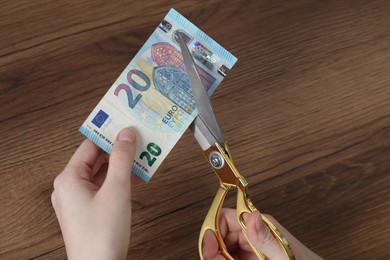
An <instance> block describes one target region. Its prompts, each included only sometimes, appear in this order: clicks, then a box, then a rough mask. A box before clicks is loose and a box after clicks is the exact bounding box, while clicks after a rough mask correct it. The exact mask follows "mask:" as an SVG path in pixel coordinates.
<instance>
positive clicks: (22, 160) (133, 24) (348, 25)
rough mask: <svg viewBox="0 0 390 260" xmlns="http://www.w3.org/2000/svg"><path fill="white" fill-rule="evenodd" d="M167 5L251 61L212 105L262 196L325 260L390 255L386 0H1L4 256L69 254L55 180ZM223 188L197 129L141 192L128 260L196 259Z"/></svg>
mask: <svg viewBox="0 0 390 260" xmlns="http://www.w3.org/2000/svg"><path fill="white" fill-rule="evenodd" d="M171 7H173V8H175V9H176V10H178V11H179V12H180V13H182V14H183V15H184V16H186V17H187V18H188V19H189V20H191V21H192V22H193V23H194V24H196V25H197V26H198V27H200V28H201V29H202V30H203V31H204V32H206V33H207V34H208V35H210V36H211V37H212V38H214V39H215V40H216V41H217V42H219V43H220V44H221V45H223V46H224V47H225V48H226V49H228V50H229V51H230V52H232V53H233V54H234V55H235V56H237V57H238V59H239V61H238V63H237V64H236V65H235V67H234V68H233V70H232V71H231V73H230V74H229V76H228V77H227V78H226V80H225V81H224V82H223V83H222V85H221V86H220V88H219V89H218V90H217V91H216V93H215V95H214V96H213V98H212V102H213V105H214V107H215V112H216V114H217V117H218V119H219V121H220V124H221V127H222V129H223V132H224V135H225V137H226V139H227V140H228V141H229V144H230V146H231V150H232V153H233V156H234V158H235V162H236V165H237V168H238V169H239V170H240V172H241V173H242V174H243V175H244V176H246V177H247V179H248V181H249V183H250V188H249V191H250V196H251V198H252V200H253V201H254V204H255V205H256V206H257V208H259V209H260V210H261V211H262V212H265V213H268V214H271V215H273V216H274V217H275V218H276V219H278V220H279V221H280V222H281V223H282V224H283V225H284V226H285V227H286V228H287V229H288V230H289V231H290V232H291V233H293V234H294V235H295V236H296V237H297V238H298V239H300V240H301V241H302V242H303V243H304V244H306V245H307V246H308V247H309V248H311V249H312V250H313V251H315V252H317V253H318V254H319V255H321V256H323V257H324V258H325V259H390V251H389V245H390V235H389V234H390V233H389V231H390V174H389V172H390V15H389V14H390V2H389V1H386V0H372V1H362V0H355V1H337V0H330V1H313V0H306V1H267V0H264V1H251V0H245V1H244V0H240V1H222V0H212V1H177V0H176V1H85V0H77V1H76V0H68V1H43V0H36V1H27V0H23V1H22V0H20V1H2V2H1V5H0V17H1V19H0V32H1V36H0V126H1V132H0V259H66V253H65V248H64V243H63V240H62V236H61V231H60V228H59V225H58V222H57V219H56V217H55V214H54V210H53V208H52V206H51V202H50V195H51V193H52V191H53V186H52V183H53V180H54V178H55V177H56V175H57V174H58V173H59V172H60V171H61V170H62V169H63V167H64V166H65V164H66V163H67V161H68V160H69V158H70V156H71V155H72V154H73V152H74V151H75V149H76V148H77V147H78V145H79V144H80V142H81V141H82V140H83V139H84V136H82V135H81V134H80V133H79V132H78V128H79V126H80V125H81V124H82V122H83V121H84V120H85V118H86V117H87V115H88V114H89V113H90V112H91V111H92V109H93V107H94V106H95V105H96V104H97V103H98V101H99V100H100V99H101V98H102V96H103V95H104V94H105V92H106V91H107V90H108V88H109V87H110V86H111V84H112V83H113V82H114V81H115V79H116V78H117V77H118V76H119V74H120V73H121V71H122V70H123V69H124V67H125V66H126V65H127V64H128V62H129V61H130V60H131V59H132V57H133V56H134V55H135V54H136V52H137V51H138V50H139V49H140V47H141V46H142V45H143V43H144V42H145V41H146V40H147V38H148V37H149V35H150V34H151V33H152V31H153V30H154V29H155V28H156V27H157V25H158V24H159V22H160V21H161V19H162V18H163V17H164V16H165V14H166V13H167V12H168V10H169V8H171ZM217 186H218V181H217V178H216V176H215V175H214V174H213V173H212V170H211V168H210V166H209V165H208V164H207V163H206V161H205V160H204V158H203V157H202V153H201V149H200V148H199V147H198V145H197V143H196V141H195V140H194V138H193V136H192V134H191V133H190V132H189V131H187V132H186V133H185V134H184V136H183V137H182V138H181V140H180V141H179V142H178V143H177V145H176V146H175V148H174V149H173V151H172V152H171V153H170V155H169V156H168V157H167V159H166V161H165V162H164V163H163V165H162V166H161V168H160V169H159V170H158V172H157V174H156V175H155V176H154V177H153V179H152V180H151V182H150V183H149V184H141V185H139V186H137V187H136V188H134V189H133V192H132V194H133V219H132V231H131V232H132V233H131V242H130V245H129V252H128V256H129V259H198V252H197V239H198V233H199V230H200V226H201V223H202V221H203V219H204V217H205V214H206V212H207V210H208V208H209V206H210V204H211V201H212V198H213V196H214V194H215V192H216V189H217ZM226 203H227V206H234V203H235V197H234V196H230V197H229V198H228V199H227V202H226Z"/></svg>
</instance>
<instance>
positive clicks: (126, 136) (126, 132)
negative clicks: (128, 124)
mask: <svg viewBox="0 0 390 260" xmlns="http://www.w3.org/2000/svg"><path fill="white" fill-rule="evenodd" d="M118 140H119V141H125V142H129V143H131V144H133V143H134V142H135V133H134V132H133V131H131V130H130V129H123V130H122V131H120V132H119V136H118Z"/></svg>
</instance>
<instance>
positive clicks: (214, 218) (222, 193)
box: [198, 184, 233, 260]
mask: <svg viewBox="0 0 390 260" xmlns="http://www.w3.org/2000/svg"><path fill="white" fill-rule="evenodd" d="M229 189H230V188H229V187H227V186H224V185H222V184H221V186H220V187H219V188H218V191H217V194H216V195H215V197H214V200H213V202H212V203H211V207H210V209H209V211H208V212H207V215H206V218H205V219H204V222H203V225H202V228H201V230H200V235H199V243H198V248H199V255H200V259H201V260H203V240H204V236H205V233H206V232H207V231H211V232H212V233H213V234H214V236H215V238H216V239H217V242H218V245H219V250H220V253H221V254H222V255H223V256H224V257H225V259H229V260H230V259H231V260H233V258H232V257H231V256H230V255H229V252H228V251H227V248H226V245H225V242H224V240H223V237H222V234H221V232H220V228H219V212H220V210H221V207H222V205H223V201H224V200H225V197H226V194H227V193H228V191H229Z"/></svg>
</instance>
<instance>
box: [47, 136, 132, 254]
mask: <svg viewBox="0 0 390 260" xmlns="http://www.w3.org/2000/svg"><path fill="white" fill-rule="evenodd" d="M135 149H136V134H135V132H134V131H132V130H130V129H124V130H122V131H121V132H120V133H119V134H118V136H117V137H116V139H115V141H114V145H113V148H112V153H111V155H110V157H109V159H108V160H107V155H106V153H104V152H103V150H101V149H100V148H98V147H97V146H96V145H95V144H94V143H93V142H91V141H90V140H88V139H87V140H85V141H84V142H83V143H82V144H81V145H80V147H79V148H78V149H77V150H76V152H75V153H74V155H73V156H72V158H71V159H70V161H69V163H68V165H67V166H66V167H65V169H64V170H63V171H62V172H61V173H60V174H59V175H58V176H57V178H56V179H55V181H54V192H53V193H52V204H53V207H54V209H55V212H56V215H57V218H58V221H59V223H60V226H61V230H62V235H63V237H64V241H65V245H66V252H67V255H68V258H69V259H125V257H126V255H127V247H128V244H129V239H130V222H131V201H130V196H131V194H130V193H131V182H133V180H132V181H130V179H131V177H130V171H131V165H132V162H133V160H134V154H135ZM107 162H108V167H107ZM132 175H133V174H132Z"/></svg>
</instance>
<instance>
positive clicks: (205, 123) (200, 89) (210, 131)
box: [177, 32, 223, 149]
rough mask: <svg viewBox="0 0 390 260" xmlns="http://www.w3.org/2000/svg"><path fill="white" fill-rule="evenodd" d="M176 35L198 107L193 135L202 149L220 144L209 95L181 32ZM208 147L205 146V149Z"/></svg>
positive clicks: (220, 134) (219, 130)
mask: <svg viewBox="0 0 390 260" xmlns="http://www.w3.org/2000/svg"><path fill="white" fill-rule="evenodd" d="M177 35H178V42H179V44H180V49H181V53H182V55H183V59H184V64H185V67H186V70H187V74H188V79H189V81H190V85H191V89H192V95H193V97H194V99H195V102H196V107H197V108H198V118H196V120H195V121H194V123H193V126H192V129H193V132H194V136H195V138H196V140H197V141H198V142H199V144H200V146H201V147H202V149H204V147H206V146H207V145H208V147H209V146H211V145H213V144H214V143H219V144H222V143H223V136H222V133H221V129H220V128H219V125H218V121H217V119H216V117H215V114H214V111H213V107H212V106H211V103H210V99H209V96H208V95H207V92H206V89H205V87H204V86H203V84H202V81H201V80H200V77H199V74H198V71H197V70H196V65H195V62H194V60H193V58H192V55H191V53H190V50H189V49H188V47H187V44H186V43H185V42H184V39H183V37H182V35H181V33H180V32H179V33H177ZM199 136H203V137H204V138H200V139H198V137H199ZM208 147H206V149H207V148H208Z"/></svg>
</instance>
